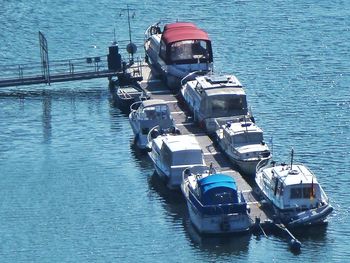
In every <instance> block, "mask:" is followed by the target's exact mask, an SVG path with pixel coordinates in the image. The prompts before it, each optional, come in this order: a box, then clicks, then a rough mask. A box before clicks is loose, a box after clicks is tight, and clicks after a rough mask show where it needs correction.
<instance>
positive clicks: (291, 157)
mask: <svg viewBox="0 0 350 263" xmlns="http://www.w3.org/2000/svg"><path fill="white" fill-rule="evenodd" d="M290 155H291V156H290V169H291V170H293V158H294V149H293V147H292V152H291V154H290Z"/></svg>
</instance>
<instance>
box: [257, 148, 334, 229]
mask: <svg viewBox="0 0 350 263" xmlns="http://www.w3.org/2000/svg"><path fill="white" fill-rule="evenodd" d="M255 181H256V183H257V186H258V187H259V190H260V191H261V193H262V194H263V196H264V197H265V198H266V200H267V201H268V202H269V203H271V204H272V206H273V208H274V210H275V212H276V215H277V217H278V218H279V219H280V220H281V221H282V223H284V224H286V225H287V226H288V227H297V226H307V225H312V224H317V223H323V222H324V221H325V220H326V218H327V216H328V215H329V214H330V213H331V212H332V211H333V207H332V206H331V205H330V204H329V201H328V197H327V196H326V194H325V192H324V191H323V189H322V187H321V185H320V184H319V182H318V180H317V178H316V176H315V175H314V174H313V173H312V172H311V171H310V170H309V169H308V168H307V167H306V166H304V165H303V164H293V151H292V161H291V163H290V164H289V165H288V164H285V163H282V164H280V165H276V163H275V162H266V161H262V162H261V163H259V164H258V166H257V171H256V178H255Z"/></svg>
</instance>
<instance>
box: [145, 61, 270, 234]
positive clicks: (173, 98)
mask: <svg viewBox="0 0 350 263" xmlns="http://www.w3.org/2000/svg"><path fill="white" fill-rule="evenodd" d="M141 68H142V76H143V80H142V81H141V82H140V86H141V87H142V88H143V89H144V90H145V91H146V92H147V94H148V95H150V97H151V98H152V99H162V100H164V101H166V102H167V103H168V105H169V108H170V110H171V115H172V116H173V118H174V121H175V123H176V125H177V128H178V129H179V130H180V131H181V133H182V134H192V135H194V136H195V137H196V139H197V141H198V143H199V144H200V146H201V148H202V150H203V153H204V159H205V162H206V163H207V164H208V165H209V164H210V163H212V164H213V166H214V167H215V169H216V170H217V171H220V172H223V173H225V174H229V175H231V176H232V177H234V179H235V180H236V182H237V185H238V189H240V190H241V191H242V192H243V195H244V198H245V199H246V201H247V203H248V205H249V207H250V217H251V219H252V220H253V222H255V225H260V226H262V227H265V226H268V225H270V224H271V222H272V220H271V219H272V217H273V213H272V211H271V209H270V208H269V206H267V205H266V203H265V202H264V201H263V200H262V199H261V197H260V196H259V195H258V194H257V191H254V188H253V187H252V185H254V183H253V182H250V183H251V184H250V183H249V181H253V179H251V178H246V177H244V176H243V175H242V174H240V173H239V172H238V171H237V170H235V168H234V166H233V164H232V163H231V162H230V161H229V160H228V158H227V157H226V156H225V154H224V153H222V152H221V151H220V149H219V148H218V146H217V145H216V143H215V142H214V141H213V140H212V139H211V138H210V137H209V136H208V135H207V134H206V133H205V131H204V130H203V129H202V128H201V127H198V126H197V125H196V124H195V123H194V122H193V119H192V117H191V116H190V114H189V113H188V112H186V106H185V105H182V102H181V100H178V96H179V95H178V94H173V93H172V91H171V90H170V89H169V88H168V87H167V86H166V85H165V84H164V83H163V82H162V81H161V80H159V79H157V78H156V77H155V76H154V74H153V73H152V70H151V68H150V67H149V66H148V64H145V63H144V64H143V65H142V67H141ZM260 226H258V227H259V228H260Z"/></svg>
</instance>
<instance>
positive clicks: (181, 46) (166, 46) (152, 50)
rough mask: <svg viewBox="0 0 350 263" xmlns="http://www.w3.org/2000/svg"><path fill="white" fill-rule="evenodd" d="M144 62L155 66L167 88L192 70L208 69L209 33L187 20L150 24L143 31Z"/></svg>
mask: <svg viewBox="0 0 350 263" xmlns="http://www.w3.org/2000/svg"><path fill="white" fill-rule="evenodd" d="M144 48H145V53H146V61H148V63H149V64H151V65H152V66H153V68H155V69H156V71H157V72H158V73H159V74H160V75H161V76H162V78H163V79H164V80H165V82H166V84H167V85H168V86H169V87H170V88H176V87H180V80H181V79H182V78H183V77H185V76H186V75H187V74H189V73H190V72H193V71H198V70H202V71H210V70H212V67H213V54H212V47H211V41H210V39H209V36H208V34H207V33H206V32H205V31H203V30H202V29H199V28H198V27H197V26H196V25H194V24H193V23H189V22H176V23H169V24H166V25H164V28H163V30H162V29H161V28H160V26H159V23H157V24H154V25H151V26H149V27H148V28H147V30H146V32H145V43H144Z"/></svg>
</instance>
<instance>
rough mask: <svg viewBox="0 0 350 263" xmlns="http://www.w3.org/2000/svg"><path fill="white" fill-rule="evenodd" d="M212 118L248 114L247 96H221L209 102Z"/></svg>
mask: <svg viewBox="0 0 350 263" xmlns="http://www.w3.org/2000/svg"><path fill="white" fill-rule="evenodd" d="M209 105H211V117H213V118H218V117H229V116H236V115H245V114H247V113H248V112H247V102H246V100H245V96H239V97H238V96H227V95H225V96H220V97H215V98H212V99H210V100H209Z"/></svg>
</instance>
